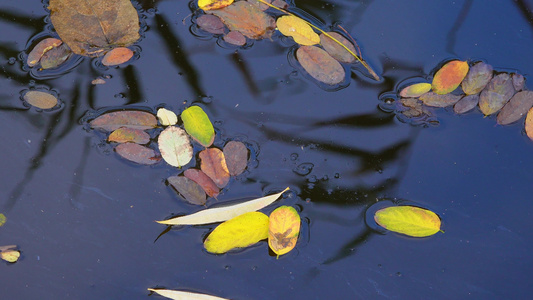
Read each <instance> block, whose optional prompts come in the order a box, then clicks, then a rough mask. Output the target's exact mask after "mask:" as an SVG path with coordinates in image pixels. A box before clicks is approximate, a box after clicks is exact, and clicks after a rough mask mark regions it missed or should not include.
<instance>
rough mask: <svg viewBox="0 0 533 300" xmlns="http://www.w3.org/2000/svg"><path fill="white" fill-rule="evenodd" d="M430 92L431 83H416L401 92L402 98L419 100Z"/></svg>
mask: <svg viewBox="0 0 533 300" xmlns="http://www.w3.org/2000/svg"><path fill="white" fill-rule="evenodd" d="M430 90H431V84H430V83H427V82H420V83H415V84H411V85H409V86H406V87H404V88H403V89H402V90H401V91H400V97H404V98H417V97H420V96H422V95H424V94H425V93H427V92H429V91H430Z"/></svg>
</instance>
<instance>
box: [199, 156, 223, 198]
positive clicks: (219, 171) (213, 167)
mask: <svg viewBox="0 0 533 300" xmlns="http://www.w3.org/2000/svg"><path fill="white" fill-rule="evenodd" d="M198 156H199V157H200V160H201V164H200V168H201V169H202V171H203V172H204V173H205V174H206V175H207V176H209V178H211V179H212V180H213V182H214V183H215V184H216V185H217V186H218V187H219V188H223V187H225V186H226V185H227V184H228V182H229V176H230V174H229V171H228V166H227V165H226V158H225V157H224V153H223V152H222V151H220V149H218V148H208V149H205V150H203V151H201V152H200V154H199V155H198Z"/></svg>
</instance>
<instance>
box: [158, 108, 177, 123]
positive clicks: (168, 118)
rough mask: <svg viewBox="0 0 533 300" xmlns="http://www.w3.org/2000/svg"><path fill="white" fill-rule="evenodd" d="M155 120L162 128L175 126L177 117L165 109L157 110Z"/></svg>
mask: <svg viewBox="0 0 533 300" xmlns="http://www.w3.org/2000/svg"><path fill="white" fill-rule="evenodd" d="M157 119H158V120H159V123H161V125H163V126H170V125H176V123H178V116H176V114H175V113H174V112H173V111H171V110H168V109H166V108H160V109H158V110H157Z"/></svg>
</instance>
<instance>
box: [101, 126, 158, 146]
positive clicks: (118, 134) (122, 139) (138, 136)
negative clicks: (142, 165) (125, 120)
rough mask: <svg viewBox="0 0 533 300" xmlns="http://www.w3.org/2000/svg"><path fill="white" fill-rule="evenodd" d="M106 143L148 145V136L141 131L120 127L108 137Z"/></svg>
mask: <svg viewBox="0 0 533 300" xmlns="http://www.w3.org/2000/svg"><path fill="white" fill-rule="evenodd" d="M107 141H109V142H114V143H128V142H131V143H135V144H148V143H149V142H150V135H149V134H148V133H146V132H145V131H143V130H140V129H134V128H127V127H121V128H119V129H117V130H115V131H113V132H111V134H110V135H109V137H108V138H107Z"/></svg>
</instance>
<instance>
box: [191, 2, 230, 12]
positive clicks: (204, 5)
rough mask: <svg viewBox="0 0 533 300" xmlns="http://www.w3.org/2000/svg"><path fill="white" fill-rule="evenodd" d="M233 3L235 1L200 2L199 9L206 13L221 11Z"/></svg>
mask: <svg viewBox="0 0 533 300" xmlns="http://www.w3.org/2000/svg"><path fill="white" fill-rule="evenodd" d="M231 3H233V0H198V7H199V8H200V9H203V10H205V11H207V10H213V9H221V8H224V7H226V6H228V5H230V4H231Z"/></svg>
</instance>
